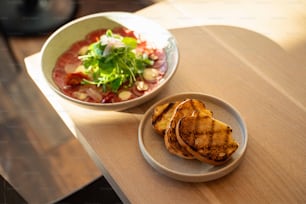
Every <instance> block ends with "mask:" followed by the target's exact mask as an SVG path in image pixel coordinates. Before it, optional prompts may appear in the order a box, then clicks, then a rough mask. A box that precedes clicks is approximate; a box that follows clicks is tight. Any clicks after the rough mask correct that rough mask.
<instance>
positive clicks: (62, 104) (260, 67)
mask: <svg viewBox="0 0 306 204" xmlns="http://www.w3.org/2000/svg"><path fill="white" fill-rule="evenodd" d="M274 2H275V1H243V3H242V2H240V1H217V0H216V1H187V0H186V1H183V0H180V1H170V0H169V1H162V2H160V3H157V4H155V5H153V6H150V7H147V8H146V9H143V10H141V11H139V12H138V14H139V15H142V16H145V17H148V18H151V19H153V20H155V21H157V22H159V23H160V24H161V25H162V26H164V27H166V28H168V29H170V31H171V33H172V34H173V35H174V36H175V38H176V40H177V42H178V45H179V49H180V64H179V68H178V71H177V72H176V74H175V76H174V77H173V80H171V82H170V84H169V85H168V86H167V87H166V88H165V90H163V91H162V92H161V93H160V94H159V95H158V97H156V98H154V100H152V101H149V102H147V103H145V104H143V105H141V106H139V107H137V108H133V109H130V110H127V111H121V112H104V111H96V110H88V109H85V108H82V107H79V106H77V105H75V104H73V103H71V102H69V101H67V100H65V99H63V98H61V97H60V96H58V95H57V94H55V93H53V91H52V90H51V89H50V88H49V87H48V86H47V85H46V83H45V82H44V80H43V79H42V75H41V72H40V54H39V53H37V54H35V55H32V56H29V57H27V58H26V59H25V62H26V66H27V71H28V73H29V75H30V76H31V78H32V79H33V81H34V83H35V84H37V86H38V87H39V88H40V90H41V91H42V92H43V94H44V95H45V96H46V98H47V99H48V101H49V102H50V103H51V105H52V106H53V107H54V109H55V110H56V112H57V113H58V114H59V115H60V116H61V118H62V119H63V121H64V122H65V124H66V125H67V127H68V128H69V129H70V130H71V132H72V133H73V134H74V135H75V136H76V137H77V138H78V139H79V140H80V142H81V143H82V144H83V146H84V148H85V149H86V150H87V152H88V153H89V154H90V156H91V158H92V159H93V160H94V161H95V162H96V164H97V165H98V167H99V168H100V169H101V171H102V172H103V175H104V176H105V177H106V179H107V180H108V181H109V182H110V184H111V185H112V187H113V188H114V189H115V191H116V192H117V193H118V195H119V196H120V198H121V199H122V201H124V202H126V203H203V202H204V203H305V202H306V162H305V161H306V151H305V146H306V138H305V132H306V123H305V121H306V89H305V88H306V80H305V79H306V58H305V56H306V49H305V47H306V29H305V25H306V18H305V16H306V12H305V11H306V4H305V3H303V2H302V1H290V0H284V1H280V2H275V3H274ZM303 56H304V57H303ZM181 92H200V93H203V94H208V95H213V96H216V97H218V98H220V99H222V100H224V101H226V102H228V103H229V104H231V105H232V106H233V107H235V108H236V109H237V110H238V111H239V113H240V114H241V116H242V117H243V118H244V120H245V122H246V125H247V131H248V144H247V151H246V153H245V155H244V157H243V159H242V161H241V163H240V165H239V166H238V167H237V168H236V169H235V170H234V171H233V172H231V173H230V174H228V175H225V176H224V177H222V178H219V179H217V180H213V181H209V182H196V183H190V182H182V181H177V180H175V179H173V178H169V177H167V176H165V175H163V174H161V173H159V172H158V171H156V170H155V169H154V168H152V167H151V166H150V165H149V164H148V162H146V160H145V159H144V157H143V155H142V153H141V151H140V148H139V143H138V127H139V124H140V121H141V119H142V118H143V115H144V113H145V112H146V110H148V108H150V107H151V106H152V104H154V103H155V102H157V101H158V100H160V99H162V98H164V97H166V96H169V95H173V94H177V93H181Z"/></svg>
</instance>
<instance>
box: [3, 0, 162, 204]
mask: <svg viewBox="0 0 306 204" xmlns="http://www.w3.org/2000/svg"><path fill="white" fill-rule="evenodd" d="M1 2H2V3H0V7H1V8H0V12H1V14H0V29H1V33H0V62H1V63H0V96H1V97H0V98H1V100H0V176H1V183H0V185H2V187H3V188H1V192H0V198H1V199H0V203H15V200H14V199H21V200H22V199H24V200H25V201H26V202H28V203H53V202H55V201H62V202H61V203H63V202H65V203H85V202H87V203H89V202H90V203H118V202H119V203H120V200H119V199H118V197H117V196H116V194H115V192H114V191H113V189H112V188H111V187H110V186H109V184H108V183H107V181H106V180H105V179H104V177H103V176H102V175H101V172H100V170H99V169H97V167H96V166H95V164H94V163H93V161H92V160H91V159H90V158H89V156H88V155H87V153H86V152H85V150H84V149H83V147H82V145H81V144H80V143H79V142H78V141H77V140H76V138H75V137H74V136H73V135H72V134H71V133H70V131H69V130H68V129H67V127H66V126H65V125H64V124H63V122H62V121H61V119H60V118H59V116H58V115H57V114H56V113H55V111H54V110H53V109H52V107H51V106H50V105H49V104H48V102H47V101H46V99H45V98H44V97H43V96H42V94H41V93H40V91H39V90H38V88H37V87H36V86H35V85H34V84H33V82H32V81H31V79H30V78H29V76H28V75H27V73H26V70H25V65H24V58H25V57H28V56H30V55H32V54H35V53H37V52H39V51H40V49H41V47H42V45H43V43H44V42H45V40H46V39H47V37H48V36H49V35H50V34H51V33H52V32H53V31H54V30H55V29H56V28H57V27H58V26H59V25H61V24H63V23H65V22H67V21H70V20H72V19H75V18H77V17H81V16H85V15H88V14H92V13H97V12H105V11H127V12H136V11H138V10H140V9H143V8H145V7H147V6H150V5H152V4H153V3H155V2H157V1H154V0H78V1H72V0H60V1H56V0H50V1H48V0H41V1H37V0H24V1H23V0H20V1H19V0H14V1H12V0H1ZM25 3H26V5H25ZM57 3H58V5H56V4H57ZM8 4H9V5H8ZM37 4H38V5H37ZM49 4H50V5H49ZM27 5H29V6H30V7H27ZM25 6H26V7H25ZM31 6H32V7H31ZM8 7H9V8H8ZM11 7H13V8H16V7H17V9H12V8H11ZM48 9H49V10H48ZM50 9H51V11H50ZM52 9H55V10H57V11H52ZM15 11H16V13H14V12H15ZM43 12H47V13H48V12H49V14H50V13H51V16H53V17H54V19H56V20H54V21H56V22H54V21H52V22H51V24H52V25H51V26H50V27H48V26H46V24H47V23H48V22H42V24H44V23H46V24H44V25H43V26H42V27H43V28H42V29H41V28H40V27H39V26H40V25H38V23H37V22H40V21H43V20H40V19H43V18H46V16H44V15H45V14H44V13H43ZM52 12H55V13H59V14H61V13H62V14H63V16H62V17H61V16H60V15H59V16H55V13H52ZM15 15H16V16H17V17H16V16H15ZM14 16H15V17H14ZM12 18H17V19H21V20H19V23H18V22H16V19H15V21H14V19H13V21H12V22H11V21H10V19H12ZM46 19H48V18H46ZM31 23H32V24H33V27H31V26H24V25H31ZM34 24H35V25H34ZM22 29H25V30H24V31H23V30H22ZM15 191H16V192H15ZM14 192H15V193H16V194H15V193H14ZM74 192H75V193H74ZM73 193H74V194H73ZM12 195H13V196H12ZM14 195H16V197H14ZM97 195H98V196H97ZM76 200H78V202H76ZM82 201H83V202H82Z"/></svg>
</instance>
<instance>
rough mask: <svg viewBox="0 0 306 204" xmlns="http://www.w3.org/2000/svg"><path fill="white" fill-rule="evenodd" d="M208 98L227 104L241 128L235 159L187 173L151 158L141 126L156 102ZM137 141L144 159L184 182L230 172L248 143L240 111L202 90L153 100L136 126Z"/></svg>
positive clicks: (199, 180)
mask: <svg viewBox="0 0 306 204" xmlns="http://www.w3.org/2000/svg"><path fill="white" fill-rule="evenodd" d="M188 97H189V98H191V97H192V98H203V97H205V98H209V99H210V101H211V100H213V101H214V102H218V103H219V104H220V103H221V104H222V105H225V106H227V109H228V108H229V109H230V111H231V112H233V113H234V114H235V116H234V117H235V118H236V120H237V121H238V122H239V124H240V127H241V130H242V136H243V139H244V143H243V146H242V148H241V150H240V154H239V156H238V157H237V158H236V159H235V161H233V162H231V163H227V164H224V166H223V167H222V168H219V169H216V170H214V171H211V172H207V173H205V174H197V175H195V174H189V173H181V172H179V173H178V172H175V171H173V170H172V169H170V168H168V167H167V166H164V165H161V164H160V163H159V162H158V161H157V160H156V159H155V158H153V157H152V156H151V155H150V154H149V153H148V151H147V150H146V147H145V145H144V142H143V134H142V132H143V126H144V124H145V121H147V120H148V117H149V115H150V114H151V113H152V111H153V109H154V107H156V106H157V105H158V104H161V103H165V102H167V101H171V99H174V98H188ZM138 143H139V148H140V150H141V153H142V155H143V157H144V158H145V160H146V161H147V162H148V163H149V164H150V165H151V166H152V167H153V168H154V169H155V170H157V171H158V172H160V173H162V174H164V175H166V176H168V177H171V178H173V179H176V180H180V181H185V182H207V181H211V180H215V179H218V178H221V177H223V176H225V175H227V174H229V173H230V172H232V171H233V170H234V169H235V168H236V167H238V166H239V164H240V162H241V161H242V158H243V157H244V155H245V152H246V149H247V143H248V133H247V126H246V123H245V120H244V119H243V117H242V116H241V114H240V112H239V111H238V110H237V109H236V108H235V107H234V106H232V105H231V104H230V103H228V102H226V101H225V100H223V99H220V98H219V97H216V96H213V95H209V94H204V93H202V92H181V93H177V94H173V95H170V96H168V97H165V98H163V99H161V100H158V101H157V102H155V103H154V104H153V105H152V106H151V107H150V108H149V109H148V110H147V111H146V112H145V113H144V115H143V117H142V119H141V121H140V123H139V126H138Z"/></svg>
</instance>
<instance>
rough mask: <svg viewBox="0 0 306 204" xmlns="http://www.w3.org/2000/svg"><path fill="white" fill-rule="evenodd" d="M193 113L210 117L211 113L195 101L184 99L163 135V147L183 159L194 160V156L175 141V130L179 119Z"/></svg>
mask: <svg viewBox="0 0 306 204" xmlns="http://www.w3.org/2000/svg"><path fill="white" fill-rule="evenodd" d="M195 113H197V114H199V115H202V116H210V117H211V116H212V112H211V111H210V110H208V109H206V107H205V104H204V103H202V102H201V101H199V100H197V99H186V100H184V101H182V102H181V103H180V104H178V106H177V107H176V109H175V111H174V113H173V115H172V117H171V119H170V122H169V126H168V128H167V129H166V132H165V135H164V141H165V146H166V148H167V149H168V151H169V152H170V153H172V154H175V155H177V156H179V157H182V158H185V159H194V156H193V155H192V154H191V153H190V152H189V151H187V149H186V148H185V147H184V146H181V145H180V144H179V142H178V141H177V137H176V132H175V131H176V130H175V128H176V125H177V122H178V121H179V120H180V119H181V118H183V117H185V116H191V115H193V114H195Z"/></svg>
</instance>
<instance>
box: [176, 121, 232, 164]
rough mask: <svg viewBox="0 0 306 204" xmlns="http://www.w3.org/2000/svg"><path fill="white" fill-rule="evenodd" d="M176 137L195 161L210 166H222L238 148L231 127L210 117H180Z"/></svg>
mask: <svg viewBox="0 0 306 204" xmlns="http://www.w3.org/2000/svg"><path fill="white" fill-rule="evenodd" d="M176 137H177V141H178V143H179V144H180V145H181V146H182V147H184V149H186V150H187V151H188V152H189V153H191V154H192V155H193V156H194V157H195V158H196V159H198V160H200V161H202V162H205V163H209V164H212V165H221V164H224V163H225V162H226V161H227V160H229V158H230V157H231V155H232V154H233V153H234V152H235V151H236V150H237V148H238V143H237V142H236V141H235V140H234V138H233V137H232V129H231V127H229V126H228V125H227V124H225V123H223V122H221V121H219V120H217V119H214V118H212V117H210V116H203V115H202V116H200V115H194V116H186V117H182V118H181V119H180V120H179V121H178V122H177V125H176Z"/></svg>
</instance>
